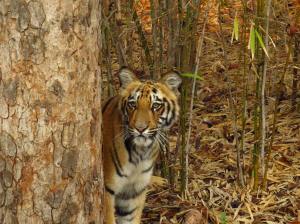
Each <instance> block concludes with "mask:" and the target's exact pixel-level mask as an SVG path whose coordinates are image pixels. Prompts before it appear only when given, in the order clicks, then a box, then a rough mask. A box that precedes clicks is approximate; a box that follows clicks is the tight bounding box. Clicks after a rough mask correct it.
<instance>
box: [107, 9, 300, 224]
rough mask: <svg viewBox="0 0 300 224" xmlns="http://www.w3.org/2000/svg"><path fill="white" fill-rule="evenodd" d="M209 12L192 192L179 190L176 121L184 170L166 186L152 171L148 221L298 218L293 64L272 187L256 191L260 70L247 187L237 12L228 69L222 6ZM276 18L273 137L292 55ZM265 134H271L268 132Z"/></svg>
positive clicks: (246, 223) (281, 222) (134, 56)
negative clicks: (238, 142) (241, 180)
mask: <svg viewBox="0 0 300 224" xmlns="http://www.w3.org/2000/svg"><path fill="white" fill-rule="evenodd" d="M211 13H212V15H209V21H208V26H207V29H206V32H205V38H204V47H203V50H202V56H201V59H200V72H201V75H202V77H203V78H204V80H203V81H199V82H198V83H197V93H196V96H195V103H194V107H193V121H192V138H191V149H190V154H189V184H188V192H187V195H186V197H185V198H183V197H182V195H181V193H180V183H179V181H180V180H179V171H180V161H179V156H178V151H177V149H176V148H177V147H176V143H177V141H178V139H177V138H178V132H179V131H178V127H177V126H175V127H174V128H173V129H172V130H171V132H170V151H171V154H173V155H175V154H177V160H176V162H175V163H174V164H172V166H173V167H174V170H175V172H176V174H175V176H177V177H178V178H177V179H176V181H175V182H176V184H175V186H176V187H173V186H170V185H168V183H167V180H166V179H164V178H161V177H155V178H154V181H153V184H152V185H151V187H150V189H149V192H148V196H147V201H146V206H145V209H144V212H143V224H171V223H172V224H179V223H180V224H219V223H220V224H250V223H251V224H261V223H266V224H296V223H298V224H299V223H300V113H299V111H298V112H297V111H292V107H291V101H290V93H291V88H290V86H291V74H292V69H291V68H289V69H288V74H287V78H286V81H285V91H283V95H282V97H281V101H280V104H279V112H278V119H277V128H276V133H275V137H274V143H273V147H272V152H271V156H270V163H269V172H268V179H267V180H268V183H267V188H266V189H260V188H259V189H258V190H255V191H254V190H253V188H252V186H253V183H252V181H251V174H250V170H251V166H252V164H251V161H252V158H251V154H252V150H253V145H254V142H255V138H254V132H253V108H254V102H255V77H254V75H253V74H248V75H247V77H248V82H249V95H248V109H247V119H246V129H245V152H244V160H243V161H244V168H245V178H246V185H245V186H244V187H241V186H239V184H238V182H237V178H236V177H237V168H236V148H235V144H234V131H233V127H234V123H233V117H232V113H231V111H230V107H229V103H228V99H229V88H230V87H229V86H231V88H232V92H233V96H234V100H235V105H236V108H237V114H238V122H237V128H238V131H239V133H240V131H241V117H240V115H241V114H242V108H243V102H242V94H243V87H244V82H245V81H244V80H243V72H242V70H243V69H242V65H241V54H240V49H241V46H240V44H241V43H239V42H236V43H233V44H231V41H230V40H231V32H232V21H233V18H234V14H232V13H231V14H230V13H228V17H227V18H225V22H224V36H223V38H224V39H225V42H226V44H227V50H226V51H227V55H228V63H229V70H228V72H227V74H226V72H225V70H224V69H223V65H224V59H223V52H224V51H223V50H224V49H223V48H222V43H221V39H222V37H221V36H220V33H219V32H218V30H217V29H216V24H217V22H216V20H217V19H216V16H213V15H216V12H215V11H214V12H211ZM229 14H230V15H229ZM226 21H227V22H226ZM200 23H201V22H200ZM202 24H203V21H202ZM277 25H278V24H273V27H275V29H274V30H273V31H272V32H273V35H272V38H273V40H274V42H275V43H276V45H277V46H276V49H270V54H272V55H273V57H272V61H271V63H270V65H269V78H268V80H267V90H266V92H267V124H268V127H269V129H268V134H269V135H268V136H270V132H271V131H270V130H271V124H272V120H273V112H274V101H275V94H274V91H275V88H274V86H275V83H276V82H277V81H278V77H280V74H281V73H282V72H283V70H284V62H285V60H286V57H287V55H286V49H285V46H286V40H284V38H282V37H283V36H284V34H283V33H285V32H286V27H285V25H286V24H283V23H282V24H281V25H282V26H280V25H278V26H277ZM200 27H201V26H200ZM128 35H129V36H130V39H129V41H128V46H129V47H131V51H132V52H135V53H131V52H130V54H131V55H130V57H129V58H130V60H129V61H130V62H131V64H132V66H131V67H133V68H138V69H141V67H143V64H142V62H141V61H143V59H142V57H143V56H141V55H140V52H142V50H141V49H140V46H138V45H139V44H138V42H139V38H138V36H137V35H136V34H134V35H132V34H130V33H129V34H128ZM149 39H151V38H149ZM125 42H126V40H125ZM136 43H137V44H136ZM135 45H137V46H135ZM118 67H119V65H118V62H117V59H116V56H115V57H114V58H113V62H112V68H113V72H114V73H115V72H117V70H118ZM104 74H105V71H104ZM104 86H106V85H104ZM104 95H105V94H104ZM104 98H105V97H104ZM267 140H268V141H269V138H268V139H267ZM296 220H298V222H296Z"/></svg>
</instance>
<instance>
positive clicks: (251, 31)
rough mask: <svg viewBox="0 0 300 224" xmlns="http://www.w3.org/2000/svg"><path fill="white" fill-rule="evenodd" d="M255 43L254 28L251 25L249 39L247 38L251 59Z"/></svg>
mask: <svg viewBox="0 0 300 224" xmlns="http://www.w3.org/2000/svg"><path fill="white" fill-rule="evenodd" d="M255 42H256V41H255V28H254V26H253V24H252V25H251V28H250V37H249V46H248V48H249V49H250V51H251V57H252V59H253V58H254V55H255Z"/></svg>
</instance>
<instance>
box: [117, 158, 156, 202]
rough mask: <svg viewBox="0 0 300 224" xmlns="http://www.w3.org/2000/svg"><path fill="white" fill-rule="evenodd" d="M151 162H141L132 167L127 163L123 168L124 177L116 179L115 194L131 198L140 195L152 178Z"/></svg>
mask: <svg viewBox="0 0 300 224" xmlns="http://www.w3.org/2000/svg"><path fill="white" fill-rule="evenodd" d="M152 167H153V161H150V160H147V161H141V162H140V163H139V164H137V165H134V164H131V163H128V164H127V165H126V166H125V167H124V171H125V173H126V177H117V180H116V183H117V188H118V189H117V194H128V195H127V197H132V196H134V194H137V195H138V194H139V193H142V192H143V191H145V190H146V188H147V186H148V184H149V183H150V180H151V176H152Z"/></svg>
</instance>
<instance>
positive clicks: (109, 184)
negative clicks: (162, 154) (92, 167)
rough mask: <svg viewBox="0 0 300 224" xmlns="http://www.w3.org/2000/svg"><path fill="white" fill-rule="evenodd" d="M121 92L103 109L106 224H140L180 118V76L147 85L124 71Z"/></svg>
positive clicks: (166, 75)
mask: <svg viewBox="0 0 300 224" xmlns="http://www.w3.org/2000/svg"><path fill="white" fill-rule="evenodd" d="M118 76H119V80H120V84H121V88H120V93H119V94H118V95H115V96H113V97H111V98H110V99H109V100H107V102H106V103H104V105H103V107H102V120H103V123H102V125H103V127H102V131H103V135H102V136H103V173H104V187H105V192H104V201H105V206H104V207H105V223H106V224H140V223H141V217H142V211H143V208H144V204H145V199H146V190H147V186H148V185H149V183H150V180H151V176H152V171H153V167H154V165H155V160H156V158H157V157H158V154H159V151H160V149H161V148H162V147H165V145H166V144H167V130H168V129H169V128H170V127H171V126H172V125H173V124H174V122H175V121H176V120H177V118H178V114H179V105H178V101H177V100H178V95H179V91H178V88H179V86H180V84H181V78H180V74H179V73H177V72H169V73H166V74H165V75H163V77H162V78H161V79H160V80H159V81H156V82H155V81H151V80H146V81H141V80H139V79H138V78H137V76H136V75H135V73H134V72H133V71H132V70H131V69H129V68H127V67H123V68H121V69H120V70H119V72H118Z"/></svg>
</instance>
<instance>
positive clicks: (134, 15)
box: [129, 0, 154, 78]
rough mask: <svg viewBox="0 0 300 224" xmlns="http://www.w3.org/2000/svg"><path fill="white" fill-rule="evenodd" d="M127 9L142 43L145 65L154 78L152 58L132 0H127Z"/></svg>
mask: <svg viewBox="0 0 300 224" xmlns="http://www.w3.org/2000/svg"><path fill="white" fill-rule="evenodd" d="M129 9H130V10H131V12H132V18H133V21H134V23H135V26H136V29H137V32H138V34H139V37H140V41H141V44H142V49H144V53H145V58H146V62H147V66H148V68H149V72H150V76H151V77H152V78H154V76H153V59H152V57H151V54H150V48H149V44H148V42H147V39H146V36H145V33H144V31H143V27H142V24H141V22H140V20H139V17H138V15H137V13H136V10H135V8H134V0H129Z"/></svg>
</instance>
